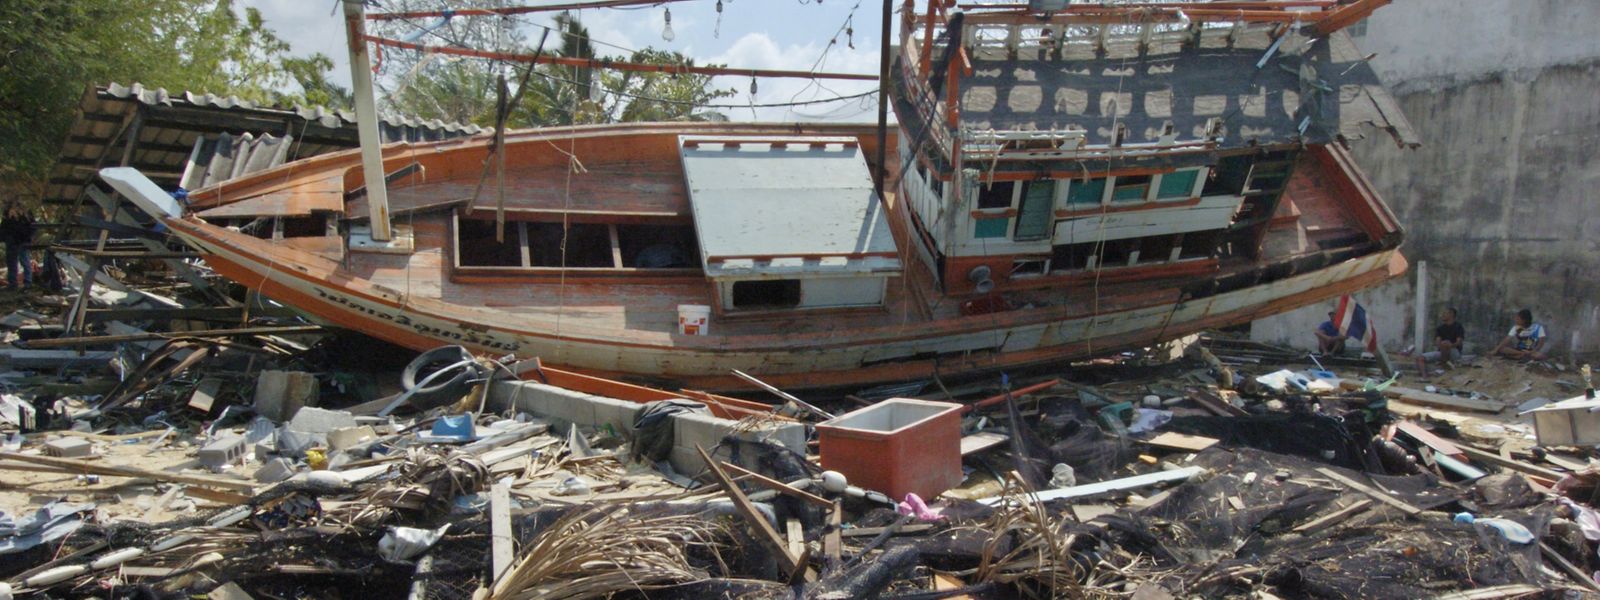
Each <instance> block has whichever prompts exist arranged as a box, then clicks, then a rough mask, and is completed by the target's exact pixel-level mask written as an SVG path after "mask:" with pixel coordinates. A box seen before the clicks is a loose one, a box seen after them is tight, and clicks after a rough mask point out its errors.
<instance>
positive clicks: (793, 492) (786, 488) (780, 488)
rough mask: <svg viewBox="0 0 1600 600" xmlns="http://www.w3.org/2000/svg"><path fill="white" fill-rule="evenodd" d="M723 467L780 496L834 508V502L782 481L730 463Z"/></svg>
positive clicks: (723, 464)
mask: <svg viewBox="0 0 1600 600" xmlns="http://www.w3.org/2000/svg"><path fill="white" fill-rule="evenodd" d="M722 466H723V467H724V468H726V469H728V470H730V471H733V472H735V473H738V474H740V475H743V476H745V477H748V478H749V479H750V480H751V481H754V482H756V483H759V484H761V485H762V486H764V487H766V488H768V489H771V490H775V491H777V492H778V493H780V494H785V495H789V496H793V497H795V498H799V499H801V500H805V501H806V502H810V503H812V504H814V505H817V506H820V507H822V508H832V507H833V501H832V500H829V499H827V498H823V497H821V496H818V495H816V494H812V493H811V492H807V491H805V490H802V489H800V488H797V487H794V486H792V485H789V484H787V483H784V482H782V481H778V480H776V479H773V478H771V477H767V476H766V475H762V474H760V473H757V472H755V471H751V470H749V469H746V468H744V467H741V466H739V465H735V464H729V463H722Z"/></svg>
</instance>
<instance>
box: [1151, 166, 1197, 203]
mask: <svg viewBox="0 0 1600 600" xmlns="http://www.w3.org/2000/svg"><path fill="white" fill-rule="evenodd" d="M1199 177H1200V170H1199V169H1189V170H1185V171H1175V172H1172V173H1167V174H1164V175H1162V176H1161V186H1160V188H1159V189H1157V190H1156V199H1158V200H1177V199H1182V198H1188V197H1190V196H1191V195H1192V194H1193V192H1194V180H1195V179H1198V178H1199Z"/></svg>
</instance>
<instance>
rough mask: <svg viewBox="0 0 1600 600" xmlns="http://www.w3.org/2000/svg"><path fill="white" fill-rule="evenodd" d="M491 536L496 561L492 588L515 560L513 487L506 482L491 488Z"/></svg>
mask: <svg viewBox="0 0 1600 600" xmlns="http://www.w3.org/2000/svg"><path fill="white" fill-rule="evenodd" d="M489 536H490V538H491V539H490V548H491V549H492V552H493V561H494V564H493V568H494V573H493V576H492V577H490V578H489V581H490V582H491V583H490V587H491V588H492V587H494V584H496V583H499V582H500V578H501V577H504V576H505V574H506V571H509V570H511V562H512V559H513V558H515V552H514V551H513V550H512V541H513V540H512V533H511V485H510V484H508V483H505V482H499V483H495V484H494V485H493V486H490V487H489Z"/></svg>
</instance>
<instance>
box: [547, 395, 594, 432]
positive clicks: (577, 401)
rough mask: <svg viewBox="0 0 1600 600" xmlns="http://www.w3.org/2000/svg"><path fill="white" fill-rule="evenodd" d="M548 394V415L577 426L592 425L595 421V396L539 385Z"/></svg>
mask: <svg viewBox="0 0 1600 600" xmlns="http://www.w3.org/2000/svg"><path fill="white" fill-rule="evenodd" d="M540 387H541V388H542V389H541V390H539V391H542V392H544V393H546V394H548V395H549V396H550V399H549V400H548V406H549V410H550V417H551V418H553V419H557V420H560V421H565V422H567V423H572V424H574V425H577V426H579V427H593V426H594V423H595V413H594V402H593V400H594V399H595V396H590V395H588V394H585V393H582V392H574V391H572V390H566V389H562V388H558V387H550V386H540Z"/></svg>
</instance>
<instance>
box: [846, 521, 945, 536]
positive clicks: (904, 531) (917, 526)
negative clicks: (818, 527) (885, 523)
mask: <svg viewBox="0 0 1600 600" xmlns="http://www.w3.org/2000/svg"><path fill="white" fill-rule="evenodd" d="M930 529H933V524H932V523H911V524H908V525H902V526H901V527H900V529H899V531H896V532H895V534H896V535H910V534H913V533H923V532H926V531H928V530H930ZM888 530H889V528H888V527H851V528H850V529H846V530H844V531H842V532H840V533H839V535H840V536H841V537H847V538H857V537H873V536H876V535H878V534H880V533H883V532H885V531H888Z"/></svg>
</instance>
